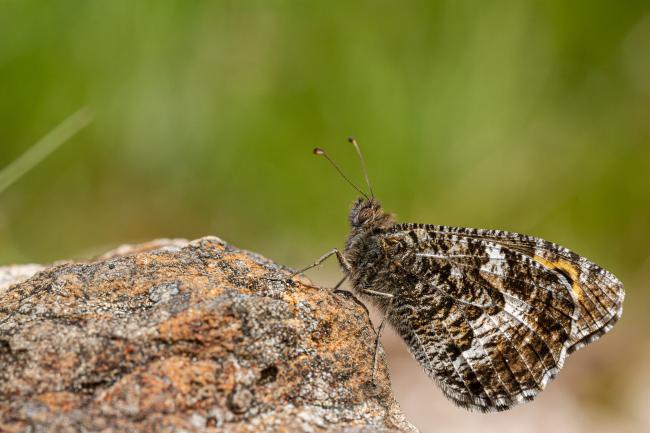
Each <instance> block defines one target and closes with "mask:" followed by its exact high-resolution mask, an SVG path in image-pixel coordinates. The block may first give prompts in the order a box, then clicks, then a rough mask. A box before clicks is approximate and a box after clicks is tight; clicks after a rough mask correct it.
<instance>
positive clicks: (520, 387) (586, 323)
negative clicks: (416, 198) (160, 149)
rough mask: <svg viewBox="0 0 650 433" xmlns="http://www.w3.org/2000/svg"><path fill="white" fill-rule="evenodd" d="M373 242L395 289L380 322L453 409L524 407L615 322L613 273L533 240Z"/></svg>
mask: <svg viewBox="0 0 650 433" xmlns="http://www.w3.org/2000/svg"><path fill="white" fill-rule="evenodd" d="M380 237H381V242H382V245H383V249H384V251H385V259H384V260H386V263H385V266H386V268H387V269H390V273H391V277H390V278H389V279H390V280H391V282H390V284H394V285H396V286H397V287H395V289H394V291H393V293H395V294H396V296H395V297H394V299H393V301H392V305H391V308H390V310H389V313H388V314H389V319H390V321H391V322H392V323H393V325H394V326H395V328H396V329H397V330H398V331H399V332H400V334H401V335H402V337H403V338H404V339H405V341H406V342H407V344H408V345H409V348H410V350H411V352H412V353H413V354H414V356H415V357H416V359H417V360H418V361H419V362H420V364H421V365H422V366H423V367H424V369H425V370H426V371H427V373H428V374H429V375H430V376H431V377H432V378H434V379H435V380H436V382H437V383H438V384H439V385H440V386H441V388H442V389H443V391H444V392H445V394H446V395H447V396H448V397H449V398H451V399H452V400H454V401H456V402H457V403H458V404H459V405H461V406H465V407H469V408H474V409H479V410H483V411H488V410H501V409H506V408H508V407H510V406H512V405H513V404H515V403H518V402H521V401H524V400H529V399H532V398H533V397H534V396H535V395H536V394H538V393H539V392H540V391H541V390H542V389H544V387H545V386H546V384H547V383H548V381H549V380H550V379H551V378H553V377H554V376H555V374H557V372H558V370H559V369H560V368H561V367H562V365H563V362H564V359H565V357H566V354H567V353H568V352H570V351H571V350H573V349H575V348H577V347H579V345H581V344H586V343H588V342H590V341H592V340H593V339H595V338H597V336H599V335H602V334H603V333H604V332H606V331H607V330H608V329H609V328H611V326H612V324H613V322H614V321H615V320H616V319H617V318H618V317H620V314H621V306H620V305H621V303H622V296H623V295H622V285H621V284H620V282H619V281H618V280H616V278H615V277H614V276H613V275H611V274H609V273H608V272H606V271H603V270H602V269H601V268H598V267H597V266H596V265H594V264H593V263H591V262H589V261H587V260H586V259H584V258H582V257H580V256H578V255H576V254H574V253H572V252H570V251H568V250H566V249H564V248H562V247H559V246H557V245H555V244H551V243H549V242H546V241H543V240H540V239H537V238H533V237H529V236H523V235H519V234H516V233H507V232H500V231H489V230H475V229H464V228H452V227H444V226H434V225H420V224H400V225H395V226H393V228H391V229H390V230H388V231H386V232H385V233H383V234H382V235H380ZM385 283H389V282H388V281H386V282H385Z"/></svg>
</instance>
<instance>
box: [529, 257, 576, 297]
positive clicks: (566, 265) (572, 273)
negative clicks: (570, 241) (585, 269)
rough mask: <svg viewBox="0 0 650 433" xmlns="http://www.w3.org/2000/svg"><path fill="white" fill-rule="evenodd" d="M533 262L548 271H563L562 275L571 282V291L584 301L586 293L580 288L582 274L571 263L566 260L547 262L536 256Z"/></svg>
mask: <svg viewBox="0 0 650 433" xmlns="http://www.w3.org/2000/svg"><path fill="white" fill-rule="evenodd" d="M533 260H535V261H536V262H538V263H539V264H541V265H542V266H544V267H546V268H548V269H557V270H559V271H561V273H562V275H564V276H565V277H567V279H568V280H569V283H571V290H573V293H574V294H575V295H576V296H577V297H578V298H579V299H582V298H583V297H584V292H583V291H582V287H580V283H579V281H580V272H579V271H578V268H577V267H576V266H575V265H573V264H572V263H570V262H567V261H566V260H562V259H560V260H547V259H545V258H544V257H542V256H538V255H534V256H533Z"/></svg>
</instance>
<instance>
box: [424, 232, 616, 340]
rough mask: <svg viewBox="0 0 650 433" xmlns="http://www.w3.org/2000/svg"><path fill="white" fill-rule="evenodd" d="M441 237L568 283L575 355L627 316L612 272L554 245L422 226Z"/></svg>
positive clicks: (504, 235) (511, 235)
mask: <svg viewBox="0 0 650 433" xmlns="http://www.w3.org/2000/svg"><path fill="white" fill-rule="evenodd" d="M422 227H426V230H427V231H428V232H430V233H433V234H435V235H437V236H453V235H458V236H462V237H466V238H474V239H479V240H483V241H491V242H494V243H496V244H499V245H503V246H506V247H508V248H510V249H513V250H516V251H519V252H521V253H522V254H524V255H527V256H529V257H531V258H532V259H533V260H535V261H536V262H538V263H540V264H541V265H542V266H544V267H545V268H547V269H550V270H552V271H554V272H556V273H557V274H558V275H561V276H562V277H564V278H565V279H566V281H568V283H569V284H570V285H571V291H572V293H573V295H574V299H575V301H576V306H577V320H576V323H575V327H576V333H575V335H573V336H572V342H571V345H570V347H569V348H568V351H569V352H572V351H574V350H576V349H579V348H580V347H582V346H584V345H585V344H588V343H590V342H592V341H594V340H596V339H598V337H600V336H601V335H603V334H605V333H606V332H607V331H609V330H610V329H611V328H612V326H614V324H615V323H616V321H617V320H618V319H619V318H620V317H621V315H622V313H623V298H624V296H625V292H624V289H623V284H622V283H621V282H620V281H619V280H618V279H617V278H616V277H615V276H614V275H613V274H612V273H610V272H608V271H607V270H605V269H602V268H601V267H599V266H597V265H596V264H594V263H593V262H591V261H589V260H588V259H586V258H584V257H582V256H580V255H578V254H576V253H574V252H572V251H570V250H568V249H566V248H564V247H562V246H559V245H557V244H554V243H552V242H549V241H546V240H544V239H540V238H536V237H533V236H527V235H522V234H519V233H512V232H505V231H500V230H481V229H471V228H463V227H446V226H438V225H422Z"/></svg>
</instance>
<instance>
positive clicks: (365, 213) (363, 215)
mask: <svg viewBox="0 0 650 433" xmlns="http://www.w3.org/2000/svg"><path fill="white" fill-rule="evenodd" d="M370 217H372V211H371V210H370V209H364V210H362V211H361V212H360V213H359V222H360V223H362V224H363V223H365V222H366V221H368V220H369V219H370Z"/></svg>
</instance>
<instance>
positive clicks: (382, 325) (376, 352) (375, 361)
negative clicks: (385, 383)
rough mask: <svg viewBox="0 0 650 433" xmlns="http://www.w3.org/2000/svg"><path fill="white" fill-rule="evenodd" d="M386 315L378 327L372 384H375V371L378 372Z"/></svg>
mask: <svg viewBox="0 0 650 433" xmlns="http://www.w3.org/2000/svg"><path fill="white" fill-rule="evenodd" d="M386 316H387V315H384V318H383V319H382V320H381V323H380V324H379V328H378V329H377V338H376V339H375V355H374V356H373V360H372V384H373V385H374V384H375V373H376V372H377V361H378V359H379V356H378V355H379V340H380V338H381V332H382V331H383V330H384V326H386Z"/></svg>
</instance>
